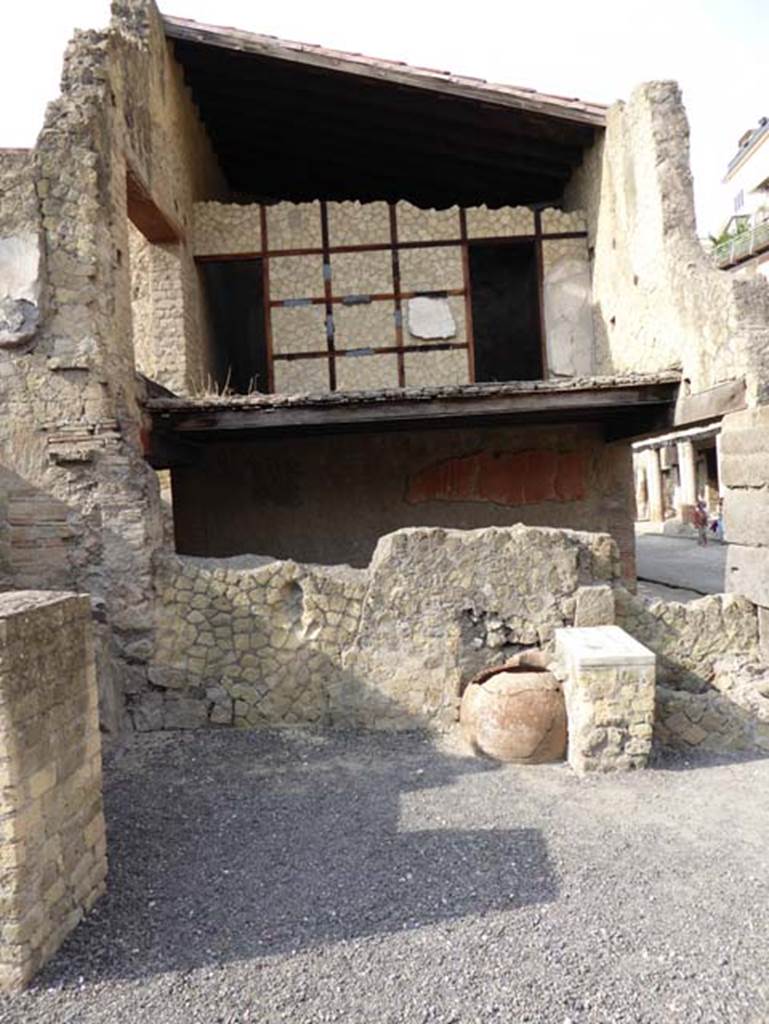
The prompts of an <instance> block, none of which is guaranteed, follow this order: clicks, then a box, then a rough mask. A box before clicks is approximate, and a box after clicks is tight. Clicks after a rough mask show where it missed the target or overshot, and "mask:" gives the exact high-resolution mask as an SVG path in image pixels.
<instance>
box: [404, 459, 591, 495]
mask: <svg viewBox="0 0 769 1024" xmlns="http://www.w3.org/2000/svg"><path fill="white" fill-rule="evenodd" d="M586 475H587V466H586V460H585V455H584V454H583V453H582V452H555V451H551V450H547V449H546V450H540V451H523V452H489V451H481V452H474V453H473V454H472V455H466V456H463V457H462V458H456V459H446V460H445V461H443V462H437V463H434V464H433V465H432V466H426V467H425V468H424V469H422V470H420V471H419V472H418V473H416V474H415V475H414V476H413V477H411V479H410V480H409V485H408V490H407V493H406V500H407V501H409V502H411V503H412V504H418V503H420V502H424V501H487V502H491V503H493V504H495V505H534V504H539V503H540V502H543V501H581V500H582V499H583V498H584V497H585V492H586Z"/></svg>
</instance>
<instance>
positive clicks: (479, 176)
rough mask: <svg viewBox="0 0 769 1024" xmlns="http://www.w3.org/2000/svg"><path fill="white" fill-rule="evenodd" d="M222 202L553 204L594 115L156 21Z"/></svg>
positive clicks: (451, 80) (520, 95)
mask: <svg viewBox="0 0 769 1024" xmlns="http://www.w3.org/2000/svg"><path fill="white" fill-rule="evenodd" d="M163 21H164V25H165V31H166V35H167V36H168V38H169V39H170V40H172V43H173V48H174V52H175V56H176V59H177V60H178V61H179V63H180V64H181V66H182V68H183V70H184V75H185V78H186V81H187V83H188V85H189V87H190V89H191V91H192V95H193V98H194V100H195V102H196V103H197V105H198V108H199V110H200V113H201V116H202V118H203V121H204V123H205V125H206V127H207V129H208V132H209V135H210V137H211V140H212V143H213V146H214V149H215V150H216V153H217V155H218V157H219V159H220V162H221V165H222V168H223V170H224V173H225V175H226V176H227V178H228V181H229V184H230V186H231V188H232V189H233V191H234V192H236V193H240V194H242V195H243V196H244V197H247V198H250V199H264V200H269V199H271V198H272V199H287V200H294V201H297V202H300V201H307V200H313V199H332V200H344V199H358V200H360V201H370V200H376V199H386V200H389V201H395V200H398V199H407V200H409V201H411V202H412V203H415V204H416V205H419V206H424V207H432V206H436V207H441V206H443V207H446V206H452V205H455V204H460V205H465V206H475V205H480V204H483V203H485V204H487V205H489V206H503V205H507V206H516V205H523V204H533V203H551V202H558V201H559V200H560V198H561V195H562V193H563V188H564V185H565V184H566V182H567V181H568V179H569V177H570V175H571V173H572V171H573V169H574V168H575V167H576V166H577V165H578V164H579V163H580V161H581V159H582V154H583V151H584V149H585V147H586V146H589V145H590V144H591V143H592V141H593V137H594V132H595V129H596V128H601V127H603V125H604V124H605V114H606V107H604V106H602V105H600V104H595V103H586V102H583V101H582V100H578V99H571V98H568V97H561V96H551V95H547V94H545V93H539V92H536V91H534V90H533V89H525V88H517V87H515V86H508V85H494V84H490V83H488V82H485V81H483V80H482V79H475V78H467V77H463V76H459V75H453V74H450V73H449V72H446V71H435V70H431V69H427V68H416V67H410V66H409V65H407V64H403V63H400V62H397V61H390V60H377V59H374V58H371V57H364V56H362V55H361V54H354V53H341V52H339V51H336V50H329V49H325V48H324V47H321V46H314V45H309V44H306V43H295V42H290V41H287V40H282V39H276V38H275V37H273V36H265V35H257V34H255V33H251V32H242V31H238V30H236V29H230V28H219V27H215V26H211V25H201V24H198V23H197V22H194V21H187V20H185V19H181V18H173V17H167V16H166V17H164V19H163Z"/></svg>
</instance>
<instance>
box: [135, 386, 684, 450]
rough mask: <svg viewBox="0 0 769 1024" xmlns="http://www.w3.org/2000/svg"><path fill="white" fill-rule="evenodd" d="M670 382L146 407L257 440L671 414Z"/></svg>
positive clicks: (156, 425)
mask: <svg viewBox="0 0 769 1024" xmlns="http://www.w3.org/2000/svg"><path fill="white" fill-rule="evenodd" d="M676 390H677V385H676V384H642V385H638V386H621V387H617V388H605V387H604V388H596V389H585V390H576V389H575V390H567V389H558V390H553V391H546V390H544V389H541V390H532V391H520V392H512V393H507V394H498V393H493V392H492V393H490V394H489V395H482V394H481V395H479V394H473V395H470V396H463V395H462V394H458V395H457V396H455V397H443V398H425V399H414V398H411V397H406V396H404V397H403V398H400V397H398V398H394V399H388V400H386V401H383V400H382V399H381V398H379V397H378V396H377V395H373V396H372V399H371V400H370V401H365V400H364V401H357V402H351V401H344V400H342V401H338V402H331V403H317V404H313V403H308V404H305V405H299V404H296V405H284V404H280V405H278V404H276V405H272V406H270V405H257V404H253V405H250V406H249V405H248V404H247V403H244V404H243V405H242V406H239V407H233V405H227V404H224V403H222V404H221V405H218V406H211V407H206V408H195V407H194V406H193V405H192V404H190V405H185V403H183V402H178V403H176V407H175V408H174V407H173V405H174V404H173V403H168V402H158V401H155V402H149V403H148V411H149V412H150V414H151V416H152V421H153V430H158V431H161V432H172V433H174V434H176V435H178V436H180V437H182V436H195V435H199V436H200V437H204V436H206V435H208V436H213V435H217V434H218V435H221V436H222V437H226V436H227V435H228V434H230V433H238V434H242V435H249V434H253V435H256V434H260V433H264V432H270V431H273V430H291V431H298V432H300V433H301V432H304V431H312V429H313V428H314V427H323V428H336V429H339V428H342V429H344V428H345V427H346V426H350V427H354V426H356V425H358V426H361V425H366V426H373V427H376V426H382V425H386V424H393V423H397V422H403V423H413V424H421V425H422V426H423V427H424V426H426V425H427V424H429V423H434V424H436V425H438V424H440V422H441V421H452V422H462V423H472V422H476V421H481V420H483V419H484V418H494V419H496V420H505V421H514V420H515V419H516V418H519V417H521V416H526V417H534V418H536V419H538V420H550V421H551V422H564V421H569V420H571V419H574V418H578V419H591V420H593V421H595V422H605V421H613V422H615V423H617V422H618V421H620V420H621V419H622V417H623V416H625V415H628V416H632V415H633V414H634V413H635V412H637V411H638V410H641V409H644V408H649V409H652V408H654V407H656V408H657V410H661V411H663V412H664V411H665V410H672V406H673V404H674V402H675V392H676Z"/></svg>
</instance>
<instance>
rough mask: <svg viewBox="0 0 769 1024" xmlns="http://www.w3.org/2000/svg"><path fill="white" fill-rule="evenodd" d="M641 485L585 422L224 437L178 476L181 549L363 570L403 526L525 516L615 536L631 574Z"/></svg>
mask: <svg viewBox="0 0 769 1024" xmlns="http://www.w3.org/2000/svg"><path fill="white" fill-rule="evenodd" d="M632 483H633V481H632V470H631V465H630V453H629V449H628V448H627V446H626V445H622V444H618V445H607V444H605V442H604V441H603V439H602V437H601V436H600V433H599V432H598V430H597V429H596V428H593V427H589V426H585V425H576V424H575V425H573V426H571V427H570V428H569V429H568V430H564V429H563V428H552V427H551V428H535V427H523V428H521V427H518V428H493V429H492V428H483V429H479V428H474V429H469V428H468V429H464V430H449V429H443V430H421V431H417V432H413V433H411V432H404V431H398V432H387V433H379V434H366V435H350V434H348V435H344V436H334V437H314V438H307V437H304V438H301V439H300V440H299V441H297V440H294V439H289V438H286V439H281V440H277V439H276V440H269V441H262V442H260V443H259V444H254V445H252V446H250V447H248V448H247V447H245V446H243V445H217V446H216V447H213V446H211V447H209V449H208V450H207V452H206V453H205V454H204V455H203V458H202V461H201V462H200V464H199V465H196V466H194V467H189V468H179V469H174V470H173V490H174V517H175V523H176V544H177V550H178V551H179V552H181V553H184V554H190V555H206V556H208V555H213V556H223V555H236V554H270V555H274V556H276V557H279V558H296V559H299V560H301V561H306V562H323V563H326V564H334V563H339V562H346V563H349V564H351V565H355V566H359V567H362V566H366V565H367V564H368V562H369V560H370V558H371V556H372V553H373V551H374V548H375V547H376V544H377V541H378V540H379V538H380V537H381V536H382V535H383V534H385V533H389V532H391V531H392V530H397V529H399V528H400V527H405V526H444V527H466V528H473V527H483V526H492V525H497V526H508V525H511V524H512V523H515V522H523V523H526V524H527V525H530V526H552V527H559V528H573V529H584V530H605V531H607V532H609V533H611V535H612V536H613V537H614V538H615V540H616V541H617V544H618V546H619V548H620V551H621V554H622V557H623V563H624V569H625V573H626V575H627V576H628V577H632V576H633V575H634V565H635V562H634V555H635V537H634V532H633V515H634V498H633V487H632ZM254 496H258V500H254Z"/></svg>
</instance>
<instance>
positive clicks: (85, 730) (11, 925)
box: [0, 590, 107, 990]
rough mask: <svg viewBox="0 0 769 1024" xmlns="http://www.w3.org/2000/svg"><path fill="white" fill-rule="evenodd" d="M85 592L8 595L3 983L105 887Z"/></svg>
mask: <svg viewBox="0 0 769 1024" xmlns="http://www.w3.org/2000/svg"><path fill="white" fill-rule="evenodd" d="M90 619H91V602H90V600H89V599H88V598H87V597H80V596H76V595H73V594H62V593H56V592H43V591H29V590H27V591H17V592H15V593H7V594H3V595H0V907H2V912H1V913H0V925H2V927H1V928H0V990H3V989H17V988H20V987H21V986H23V985H25V984H26V983H27V982H28V981H29V979H30V978H31V977H32V975H33V974H34V973H35V972H36V971H37V970H39V968H40V967H42V965H43V964H44V963H45V962H46V960H48V959H49V957H51V956H52V955H53V954H54V953H55V952H56V950H57V949H58V948H59V946H60V945H61V943H62V942H63V941H64V938H65V937H66V936H67V935H68V934H69V932H71V931H72V929H73V928H74V927H75V926H76V925H77V923H78V921H80V919H81V918H82V917H83V914H84V913H85V912H86V911H87V910H89V909H90V907H91V906H92V905H93V903H94V902H95V901H96V899H97V898H98V897H99V896H100V895H101V894H102V893H103V892H104V888H105V884H104V883H105V878H106V873H107V860H106V839H105V831H104V816H103V813H102V796H101V744H100V739H99V725H98V713H97V702H98V698H97V693H96V680H95V670H94V654H93V643H92V638H91V621H90Z"/></svg>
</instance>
